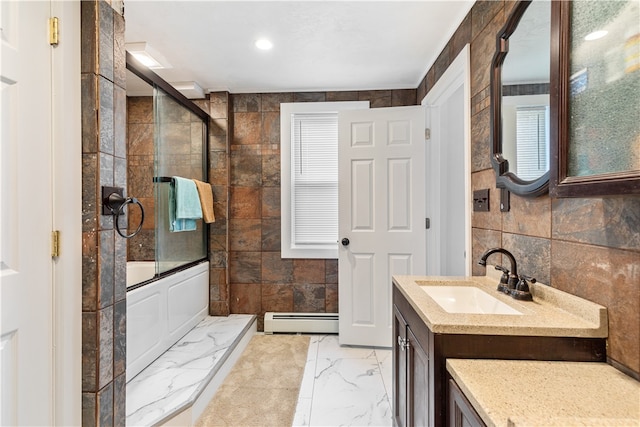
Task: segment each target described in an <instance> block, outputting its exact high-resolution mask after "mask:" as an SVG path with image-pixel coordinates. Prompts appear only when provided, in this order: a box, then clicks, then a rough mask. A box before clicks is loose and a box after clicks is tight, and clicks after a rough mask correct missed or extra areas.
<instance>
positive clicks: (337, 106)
mask: <svg viewBox="0 0 640 427" xmlns="http://www.w3.org/2000/svg"><path fill="white" fill-rule="evenodd" d="M366 108H369V103H368V102H317V103H316V102H313V103H286V104H280V132H281V138H280V139H281V141H280V145H281V147H280V148H281V213H282V226H281V227H282V228H281V234H282V236H281V242H282V243H281V252H282V257H283V258H337V257H338V243H337V241H338V111H340V110H353V109H366Z"/></svg>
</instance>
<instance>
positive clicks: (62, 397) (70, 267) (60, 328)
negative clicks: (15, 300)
mask: <svg viewBox="0 0 640 427" xmlns="http://www.w3.org/2000/svg"><path fill="white" fill-rule="evenodd" d="M51 16H57V17H58V18H60V43H59V44H58V46H56V47H55V48H52V49H53V52H52V73H53V77H52V79H53V82H52V83H53V84H52V87H53V97H52V98H53V101H52V109H53V113H52V119H53V124H52V132H53V135H52V140H53V147H52V148H53V149H52V174H53V177H52V179H53V182H52V184H51V191H52V194H53V229H54V230H59V231H60V236H61V247H60V257H58V258H57V259H56V260H55V261H54V264H53V278H52V280H53V343H54V353H53V369H54V372H53V380H54V381H53V382H54V388H53V390H52V392H53V407H54V414H53V416H54V421H55V425H60V426H63V425H80V424H82V126H81V123H82V121H81V118H82V94H81V68H80V60H81V55H80V25H81V22H80V2H79V1H52V2H51ZM45 24H46V23H43V24H42V25H45Z"/></svg>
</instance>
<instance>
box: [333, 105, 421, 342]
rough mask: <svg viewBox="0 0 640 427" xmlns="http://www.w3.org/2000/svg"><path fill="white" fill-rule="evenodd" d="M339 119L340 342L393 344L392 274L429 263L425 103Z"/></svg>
mask: <svg viewBox="0 0 640 427" xmlns="http://www.w3.org/2000/svg"><path fill="white" fill-rule="evenodd" d="M338 118H339V123H338V130H339V144H340V150H339V166H338V169H339V172H338V176H339V181H340V183H339V196H338V199H339V250H338V262H339V268H338V270H339V278H338V299H339V310H340V320H339V325H340V327H339V332H340V344H348V345H363V346H376V347H390V346H391V345H392V342H391V341H392V339H391V335H392V331H391V325H392V316H393V311H392V299H391V289H392V285H391V277H392V276H393V275H407V274H412V275H413V274H424V273H425V269H426V267H425V266H426V256H425V250H426V248H425V218H424V200H425V191H424V183H425V170H424V163H425V139H424V134H425V130H424V129H425V126H424V123H425V109H424V107H395V108H377V109H370V110H355V111H344V112H340V113H339V115H338Z"/></svg>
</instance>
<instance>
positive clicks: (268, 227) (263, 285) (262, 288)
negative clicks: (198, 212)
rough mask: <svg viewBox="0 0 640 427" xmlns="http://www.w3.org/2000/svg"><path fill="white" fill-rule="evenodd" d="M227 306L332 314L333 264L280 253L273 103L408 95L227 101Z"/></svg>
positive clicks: (389, 98)
mask: <svg viewBox="0 0 640 427" xmlns="http://www.w3.org/2000/svg"><path fill="white" fill-rule="evenodd" d="M230 100H231V104H230V106H229V117H231V129H232V135H233V137H232V139H231V144H230V182H229V189H230V199H229V245H228V248H229V264H228V265H229V280H230V281H229V282H228V283H229V304H230V310H231V312H232V313H251V314H258V315H260V317H259V326H258V327H259V328H260V330H262V327H263V324H262V322H263V316H262V315H264V313H265V312H267V311H276V312H322V313H324V312H328V313H331V312H337V311H338V262H337V260H335V259H326V260H324V259H282V258H281V254H280V103H281V102H322V101H358V100H360V101H363V100H368V101H370V103H371V107H372V108H377V107H391V106H402V105H415V104H416V90H415V89H409V90H377V91H354V92H313V93H269V94H239V95H231V96H230Z"/></svg>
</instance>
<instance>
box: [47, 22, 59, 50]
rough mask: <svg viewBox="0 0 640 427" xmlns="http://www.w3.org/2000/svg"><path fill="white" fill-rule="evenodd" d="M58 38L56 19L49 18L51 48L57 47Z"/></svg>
mask: <svg viewBox="0 0 640 427" xmlns="http://www.w3.org/2000/svg"><path fill="white" fill-rule="evenodd" d="M58 37H59V29H58V18H56V17H55V16H54V17H53V18H49V44H50V45H51V46H58V42H59V41H58Z"/></svg>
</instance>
